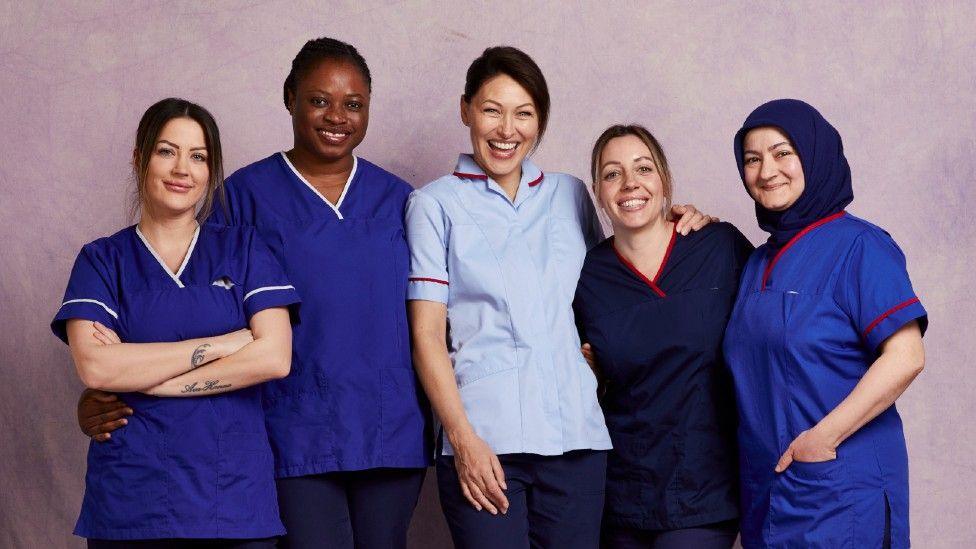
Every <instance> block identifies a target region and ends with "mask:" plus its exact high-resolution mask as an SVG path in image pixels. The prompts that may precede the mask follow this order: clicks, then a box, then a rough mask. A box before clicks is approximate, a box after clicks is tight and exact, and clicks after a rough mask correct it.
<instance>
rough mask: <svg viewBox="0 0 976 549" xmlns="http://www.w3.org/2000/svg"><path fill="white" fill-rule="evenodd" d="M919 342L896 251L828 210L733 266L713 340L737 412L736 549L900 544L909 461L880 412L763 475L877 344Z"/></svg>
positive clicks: (862, 367)
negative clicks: (814, 457) (898, 336)
mask: <svg viewBox="0 0 976 549" xmlns="http://www.w3.org/2000/svg"><path fill="white" fill-rule="evenodd" d="M912 320H917V321H918V322H919V325H920V327H921V329H922V331H923V333H924V331H925V328H926V325H927V317H926V312H925V309H924V308H922V304H921V303H920V302H919V300H918V297H916V295H915V292H914V290H913V289H912V285H911V282H910V280H909V278H908V272H907V271H906V268H905V257H904V255H903V254H902V252H901V250H900V249H899V248H898V246H897V245H896V244H895V242H894V241H893V240H892V239H891V237H890V236H889V235H888V234H887V233H886V232H884V231H883V230H882V229H880V228H878V227H876V226H874V225H872V224H870V223H868V222H866V221H863V220H861V219H858V218H856V217H854V216H852V215H850V214H847V213H844V212H839V213H837V214H834V215H831V216H828V217H826V218H824V219H821V220H820V221H817V222H815V223H813V224H811V225H810V226H808V227H807V228H806V229H804V230H803V231H801V232H800V233H799V234H797V235H796V236H795V237H794V238H793V239H792V240H790V241H789V242H788V243H787V244H786V245H785V246H783V248H782V249H780V250H779V251H778V252H777V253H775V254H770V253H769V248H768V246H767V245H763V246H760V247H759V248H758V249H757V250H756V251H755V253H754V254H753V255H752V257H751V258H750V259H749V262H748V263H747V264H746V268H745V271H744V272H743V276H742V283H741V286H740V288H739V295H738V298H737V300H736V305H735V309H734V311H733V313H732V318H731V320H730V321H729V326H728V330H727V331H726V334H725V345H724V348H725V356H726V361H727V363H728V365H729V367H730V368H731V371H732V375H733V378H734V383H735V391H736V398H737V402H738V408H739V436H738V439H739V451H740V462H741V487H742V524H741V528H742V543H743V546H745V547H824V548H827V547H829V548H836V547H857V548H860V547H881V543H882V536H883V535H884V530H885V527H884V525H885V507H886V505H887V506H889V507H890V516H891V540H892V547H894V548H899V547H908V455H907V452H906V448H905V437H904V434H903V432H902V424H901V418H900V417H899V415H898V411H897V410H896V409H895V406H894V405H892V406H891V407H889V408H888V409H887V410H885V411H884V412H882V413H881V414H880V415H878V417H876V418H875V419H873V420H872V421H870V422H869V423H867V424H866V425H865V426H863V427H861V428H860V429H859V430H858V431H857V432H856V433H854V434H853V435H851V436H850V438H848V439H847V440H845V441H844V442H843V443H842V444H841V445H840V446H839V447H838V448H837V458H836V459H834V460H831V461H826V462H822V463H800V462H797V461H794V462H793V463H792V464H791V465H790V466H789V468H788V469H786V471H784V472H783V473H781V474H777V473H775V472H774V471H773V468H774V467H775V466H776V462H777V461H778V460H779V457H780V456H781V455H782V454H783V452H785V451H786V449H787V447H788V446H789V444H790V442H792V441H793V440H794V439H795V438H796V437H797V436H798V435H799V434H800V433H802V432H803V431H805V430H807V429H810V428H811V427H813V426H814V425H816V424H817V423H818V422H819V421H820V420H821V419H823V417H824V416H826V415H827V414H828V413H829V412H830V411H831V410H833V409H834V408H835V407H837V405H838V404H840V402H841V401H842V400H844V399H845V398H846V397H847V396H848V395H849V394H850V393H851V391H852V390H853V389H854V386H855V385H856V384H857V383H858V382H859V381H860V380H861V377H862V376H863V375H864V374H865V372H867V369H868V367H870V366H871V364H872V363H873V362H874V360H875V359H876V358H877V356H878V352H879V346H880V345H881V343H882V342H883V341H884V340H885V339H887V338H888V337H889V336H890V335H892V334H893V333H894V332H896V331H897V330H898V329H900V328H901V327H902V326H904V325H905V324H906V323H907V322H910V321H912Z"/></svg>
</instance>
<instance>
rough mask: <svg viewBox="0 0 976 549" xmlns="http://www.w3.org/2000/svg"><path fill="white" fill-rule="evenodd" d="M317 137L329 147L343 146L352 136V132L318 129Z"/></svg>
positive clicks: (316, 131)
mask: <svg viewBox="0 0 976 549" xmlns="http://www.w3.org/2000/svg"><path fill="white" fill-rule="evenodd" d="M315 133H316V135H318V136H319V139H321V140H322V141H325V142H326V143H327V144H329V145H342V144H343V143H345V142H346V140H347V139H349V136H350V135H352V130H339V129H334V128H333V129H328V130H326V129H317V130H315Z"/></svg>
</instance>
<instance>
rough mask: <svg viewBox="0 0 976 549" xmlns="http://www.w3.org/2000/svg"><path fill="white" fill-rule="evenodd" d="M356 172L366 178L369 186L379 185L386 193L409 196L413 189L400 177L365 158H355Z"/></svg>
mask: <svg viewBox="0 0 976 549" xmlns="http://www.w3.org/2000/svg"><path fill="white" fill-rule="evenodd" d="M356 170H357V171H359V172H361V173H362V174H363V176H364V177H366V178H368V179H369V181H370V184H371V185H380V186H382V187H384V189H383V190H385V191H387V192H391V191H392V192H397V193H401V194H403V195H408V194H410V192H411V191H413V187H412V186H411V185H410V183H407V182H406V181H405V180H404V179H403V178H401V177H400V176H398V175H396V174H394V173H392V172H389V171H387V170H386V169H384V168H381V167H380V166H377V165H376V164H373V163H372V162H370V161H369V160H366V159H365V158H360V157H356Z"/></svg>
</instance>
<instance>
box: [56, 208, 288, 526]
mask: <svg viewBox="0 0 976 549" xmlns="http://www.w3.org/2000/svg"><path fill="white" fill-rule="evenodd" d="M298 301H299V299H298V294H297V293H296V292H295V289H294V287H293V286H292V285H291V283H290V282H289V281H288V279H287V278H286V277H285V274H284V272H283V271H282V269H281V266H280V265H279V264H278V262H277V261H276V260H275V259H274V257H273V256H272V255H271V252H270V251H269V250H268V248H267V247H266V246H265V245H264V243H262V242H261V241H260V239H259V238H258V237H257V236H256V235H255V233H254V231H253V230H252V229H246V228H234V227H218V226H214V225H203V226H201V227H200V228H199V229H198V232H197V234H196V235H195V236H194V239H193V241H192V242H191V244H190V249H189V251H188V252H187V255H186V259H185V260H184V262H183V265H182V266H181V267H180V268H179V269H178V270H177V272H176V273H173V272H172V271H170V270H169V268H168V267H166V265H165V264H164V263H163V262H162V260H161V259H160V258H159V256H158V254H156V252H155V251H154V250H153V249H152V247H151V246H150V245H149V242H148V241H147V240H146V239H145V238H144V237H143V235H142V233H141V232H139V230H138V228H136V227H129V228H127V229H123V230H122V231H119V232H118V233H116V234H115V235H113V236H110V237H107V238H101V239H99V240H96V241H94V242H91V243H89V244H87V245H85V247H84V248H82V250H81V253H80V254H79V255H78V258H77V260H76V261H75V265H74V268H73V269H72V271H71V278H70V279H69V281H68V288H67V290H66V291H65V296H64V302H63V303H62V305H61V308H60V309H59V310H58V313H57V315H56V316H55V318H54V321H53V322H52V323H51V328H52V330H53V331H54V333H55V334H56V335H57V336H58V337H59V338H61V339H62V340H63V341H64V342H65V343H67V335H66V333H65V332H66V325H67V321H68V320H70V319H84V320H91V321H98V322H101V323H102V324H104V325H106V326H108V327H109V328H111V329H112V330H114V331H115V332H116V333H117V334H118V335H119V338H120V339H121V340H122V341H124V342H126V343H151V342H172V341H183V340H186V339H194V338H200V337H211V336H216V335H221V334H226V333H229V332H233V331H235V330H239V329H241V328H246V327H247V326H248V320H249V319H250V318H251V316H253V315H254V314H255V313H257V312H258V311H261V310H263V309H267V308H271V307H284V306H291V309H292V312H293V314H294V313H297V303H298ZM294 318H297V317H294V316H293V319H294ZM120 397H121V398H122V399H123V400H124V401H125V402H126V403H127V404H128V405H129V406H131V407H132V409H133V410H135V414H134V415H133V416H132V417H130V418H129V423H128V425H127V426H126V427H125V429H119V430H118V431H116V432H114V433H112V438H111V439H109V440H108V441H107V442H92V443H91V444H90V445H89V448H88V471H87V473H86V475H85V496H84V500H83V502H82V507H81V515H80V516H79V518H78V523H77V525H76V526H75V534H77V535H79V536H83V537H86V538H97V539H114V540H133V539H159V538H266V537H270V536H276V535H280V534H282V533H284V528H283V526H282V524H281V521H280V519H279V518H278V504H277V499H276V497H275V483H274V474H273V464H274V458H273V455H272V453H271V447H270V445H269V444H268V434H267V431H266V430H265V423H264V412H263V410H262V406H261V387H260V386H252V387H246V388H244V389H240V390H237V391H232V392H228V393H223V394H219V395H213V396H194V397H171V398H166V397H162V398H161V397H155V396H150V395H146V394H142V393H123V394H121V395H120Z"/></svg>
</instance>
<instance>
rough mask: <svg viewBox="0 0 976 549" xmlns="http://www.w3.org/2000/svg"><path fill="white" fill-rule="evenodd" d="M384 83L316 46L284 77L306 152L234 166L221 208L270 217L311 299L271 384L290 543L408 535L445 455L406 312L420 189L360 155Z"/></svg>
mask: <svg viewBox="0 0 976 549" xmlns="http://www.w3.org/2000/svg"><path fill="white" fill-rule="evenodd" d="M371 82H372V81H371V77H370V72H369V67H368V66H367V65H366V61H365V60H364V59H363V57H362V56H361V55H360V54H359V52H358V51H356V48H354V47H352V46H350V45H349V44H346V43H343V42H340V41H338V40H334V39H332V38H318V39H315V40H310V41H309V42H308V43H306V44H305V45H304V46H303V47H302V49H301V51H299V52H298V55H296V56H295V59H294V60H293V61H292V67H291V72H290V73H289V74H288V77H287V78H286V79H285V83H284V89H283V92H284V93H283V95H284V97H283V99H284V103H285V107H286V108H287V109H288V112H289V114H290V115H291V124H292V128H293V134H294V143H293V146H292V148H291V149H290V150H288V151H286V152H278V153H274V154H272V155H271V156H269V157H267V158H265V159H263V160H259V161H257V162H255V163H253V164H251V165H249V166H245V167H243V168H241V169H240V170H238V171H237V172H235V173H234V174H233V175H232V176H230V177H229V178H228V179H227V194H228V201H229V206H230V207H229V212H230V215H229V216H224V215H222V212H219V211H218V212H215V215H214V220H216V221H217V222H222V223H229V224H231V225H235V226H237V225H239V226H245V227H254V229H255V230H256V231H257V232H258V233H259V234H260V235H261V236H262V238H263V239H264V240H265V242H267V243H268V246H269V247H270V248H271V250H272V252H273V253H274V255H275V256H276V257H277V258H278V259H279V260H280V261H281V264H282V265H283V266H284V268H285V270H286V272H287V273H288V276H289V277H290V279H291V281H292V283H294V285H295V287H296V288H298V290H299V291H300V292H301V295H302V297H303V300H304V304H303V309H302V323H301V325H299V326H296V327H295V335H294V346H295V349H294V355H293V357H292V361H293V362H292V373H291V375H289V376H288V377H287V378H286V379H283V380H280V381H275V382H274V383H269V384H267V385H265V387H264V404H265V412H266V414H267V423H268V433H269V435H270V437H271V444H272V447H273V448H274V451H275V473H276V476H277V477H278V481H277V484H278V499H279V502H280V504H281V514H282V515H281V516H282V520H283V522H284V523H285V527H286V528H287V530H288V535H287V536H286V537H285V538H283V539H282V542H281V545H282V546H284V547H292V548H296V547H308V548H315V549H319V548H323V547H335V548H352V547H354V546H355V547H358V548H373V547H375V548H388V547H401V548H402V547H405V546H406V537H407V529H408V527H409V525H410V517H411V516H412V514H413V510H414V507H415V506H416V503H417V498H418V496H419V494H420V488H421V485H422V484H423V479H424V473H425V470H426V466H427V465H428V464H429V463H430V459H431V458H430V456H431V453H432V452H431V450H430V447H429V442H428V438H429V437H427V436H425V432H426V428H427V421H426V410H425V408H424V406H423V404H422V399H421V397H422V395H421V394H420V388H419V386H418V384H417V382H416V377H415V374H414V371H413V368H412V364H411V360H410V347H409V332H408V330H407V317H406V291H407V266H408V265H407V263H408V251H407V243H406V239H405V237H404V230H403V211H404V205H405V203H406V200H407V196H408V195H409V194H410V192H411V190H412V188H411V187H410V185H408V184H407V183H406V182H405V181H403V180H402V179H400V178H399V177H397V176H395V175H393V174H391V173H389V172H387V171H386V170H384V169H382V168H380V167H379V166H376V165H375V164H372V163H371V162H369V161H367V160H365V159H362V158H358V157H356V156H355V155H354V154H353V152H354V150H355V148H356V147H357V146H359V144H360V143H361V142H362V140H363V138H364V137H365V136H366V129H367V126H368V124H369V104H370V92H371ZM108 404H109V405H110V406H112V405H115V406H117V404H113V403H108ZM86 415H87V414H86Z"/></svg>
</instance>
